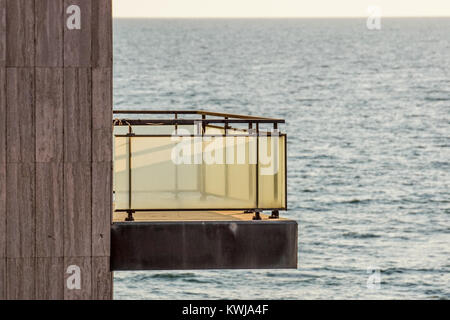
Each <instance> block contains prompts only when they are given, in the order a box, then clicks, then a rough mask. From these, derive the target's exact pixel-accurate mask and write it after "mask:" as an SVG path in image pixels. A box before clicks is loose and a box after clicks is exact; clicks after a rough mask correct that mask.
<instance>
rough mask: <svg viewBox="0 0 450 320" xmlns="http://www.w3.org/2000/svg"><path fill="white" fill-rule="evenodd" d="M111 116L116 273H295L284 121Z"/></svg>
mask: <svg viewBox="0 0 450 320" xmlns="http://www.w3.org/2000/svg"><path fill="white" fill-rule="evenodd" d="M114 114H115V119H114V144H113V148H114V178H113V181H114V225H113V228H112V230H113V232H112V237H113V239H112V241H113V260H112V261H113V263H112V264H113V267H114V266H115V268H116V270H142V269H144V270H149V269H151V270H153V269H199V268H202V269H205V268H206V269H210V268H263V267H264V268H272V267H274V268H278V267H280V268H284V267H296V263H297V262H296V261H297V224H296V223H295V222H294V221H290V220H287V219H283V218H280V214H279V212H280V211H283V210H287V196H286V195H287V193H286V183H287V179H286V167H287V166H286V164H287V161H286V149H287V137H286V134H284V133H282V132H281V131H280V129H279V127H280V125H282V124H283V123H284V122H285V121H284V120H283V119H271V118H262V117H253V116H242V115H233V114H223V113H213V112H205V111H130V110H126V111H116V112H115V113H114ZM264 211H268V212H269V215H265V214H264ZM263 238H264V239H263ZM265 239H271V240H270V241H265ZM260 241H263V242H266V243H265V244H264V245H259V244H258V243H260ZM154 243H160V244H161V243H163V245H162V247H161V245H159V246H158V247H156V246H152V245H149V246H147V245H143V244H154ZM217 246H218V247H217ZM136 248H138V249H136ZM114 257H116V258H114Z"/></svg>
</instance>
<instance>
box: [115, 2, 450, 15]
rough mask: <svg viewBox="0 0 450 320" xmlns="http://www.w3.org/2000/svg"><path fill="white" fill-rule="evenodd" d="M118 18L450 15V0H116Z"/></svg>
mask: <svg viewBox="0 0 450 320" xmlns="http://www.w3.org/2000/svg"><path fill="white" fill-rule="evenodd" d="M113 2H114V16H116V17H365V16H367V15H368V14H367V8H368V7H369V6H372V5H376V6H379V7H381V10H382V15H383V16H450V0H113Z"/></svg>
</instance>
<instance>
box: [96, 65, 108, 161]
mask: <svg viewBox="0 0 450 320" xmlns="http://www.w3.org/2000/svg"><path fill="white" fill-rule="evenodd" d="M111 79H112V70H111V69H110V68H100V69H93V70H92V152H93V155H92V158H93V159H92V161H93V162H112V118H113V115H112V82H111Z"/></svg>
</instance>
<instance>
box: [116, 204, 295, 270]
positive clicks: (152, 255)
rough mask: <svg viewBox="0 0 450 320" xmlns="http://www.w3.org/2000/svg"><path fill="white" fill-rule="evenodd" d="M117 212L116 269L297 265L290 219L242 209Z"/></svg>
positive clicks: (268, 267)
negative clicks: (259, 217)
mask: <svg viewBox="0 0 450 320" xmlns="http://www.w3.org/2000/svg"><path fill="white" fill-rule="evenodd" d="M125 217H126V213H116V214H115V216H114V224H113V226H112V232H111V241H112V245H111V268H112V270H114V271H120V270H195V269H285V268H297V239H298V233H297V232H298V227H297V223H296V222H295V221H293V220H287V219H276V220H272V219H269V218H268V216H266V215H262V220H260V221H253V220H252V218H253V214H246V213H243V212H139V213H136V214H135V216H134V218H135V221H134V222H124V220H125Z"/></svg>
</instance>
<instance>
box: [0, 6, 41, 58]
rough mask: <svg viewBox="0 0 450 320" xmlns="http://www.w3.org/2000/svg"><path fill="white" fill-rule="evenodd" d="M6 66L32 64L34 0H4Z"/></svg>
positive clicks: (33, 51)
mask: <svg viewBox="0 0 450 320" xmlns="http://www.w3.org/2000/svg"><path fill="white" fill-rule="evenodd" d="M6 10H7V14H6V66H8V67H33V66H34V53H35V50H34V22H35V16H34V0H6Z"/></svg>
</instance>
